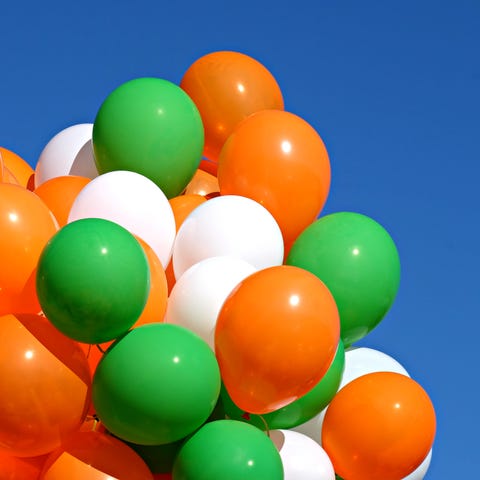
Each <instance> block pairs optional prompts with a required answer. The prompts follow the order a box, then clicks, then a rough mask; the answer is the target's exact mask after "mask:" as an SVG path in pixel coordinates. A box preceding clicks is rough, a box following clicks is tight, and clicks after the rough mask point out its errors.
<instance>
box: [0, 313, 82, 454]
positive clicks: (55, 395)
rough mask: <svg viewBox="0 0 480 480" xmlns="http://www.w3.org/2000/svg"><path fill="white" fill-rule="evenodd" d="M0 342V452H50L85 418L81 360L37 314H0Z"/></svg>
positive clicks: (73, 346) (78, 351)
mask: <svg viewBox="0 0 480 480" xmlns="http://www.w3.org/2000/svg"><path fill="white" fill-rule="evenodd" d="M0 340H1V344H2V348H1V349H0V450H2V451H3V452H4V453H6V454H9V455H15V456H21V457H33V456H37V455H43V454H46V453H49V452H51V451H52V450H53V449H55V448H57V447H58V446H59V445H60V443H61V441H62V440H63V439H64V438H65V437H66V436H67V435H70V434H72V433H73V432H75V431H76V430H77V429H79V428H80V426H81V424H82V422H83V420H84V418H85V415H86V412H87V408H88V404H89V391H90V384H91V380H90V372H89V368H88V363H87V360H86V358H85V355H84V354H83V352H82V351H81V349H80V347H79V346H78V345H77V344H76V343H75V342H73V341H72V340H70V339H69V338H67V337H65V336H64V335H62V334H61V333H60V332H59V331H58V330H56V329H55V328H54V327H53V325H51V324H50V323H49V322H48V321H47V320H46V319H45V318H43V317H41V316H38V315H16V316H13V315H4V316H3V317H1V318H0Z"/></svg>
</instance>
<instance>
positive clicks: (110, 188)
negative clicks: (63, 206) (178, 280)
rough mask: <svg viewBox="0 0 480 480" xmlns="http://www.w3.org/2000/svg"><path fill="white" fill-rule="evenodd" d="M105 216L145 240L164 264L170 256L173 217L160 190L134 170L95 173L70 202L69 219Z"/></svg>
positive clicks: (173, 228)
mask: <svg viewBox="0 0 480 480" xmlns="http://www.w3.org/2000/svg"><path fill="white" fill-rule="evenodd" d="M89 217H97V218H105V219H107V220H111V221H112V222H115V223H118V224H119V225H122V227H124V228H126V229H127V230H128V231H129V232H131V233H133V234H134V235H136V236H138V237H140V238H141V239H142V240H144V241H145V242H147V243H148V244H149V245H150V246H151V247H152V248H153V251H154V252H155V253H156V254H157V256H158V258H159V259H160V261H161V262H162V265H163V266H164V267H166V266H167V264H168V262H169V261H170V257H171V255H172V248H173V242H174V240H175V219H174V217H173V213H172V208H171V207H170V204H169V203H168V200H167V198H166V197H165V195H164V194H163V192H162V191H161V190H160V189H159V188H158V187H157V186H156V185H155V184H154V183H153V182H152V181H151V180H149V179H148V178H146V177H144V176H143V175H140V174H138V173H135V172H126V171H115V172H111V173H106V174H103V175H100V176H98V177H97V178H95V179H94V180H92V181H91V182H90V183H89V184H88V185H87V186H86V187H85V188H83V190H82V191H81V192H80V193H79V195H78V196H77V198H76V199H75V201H74V202H73V205H72V208H71V210H70V215H69V218H68V221H69V222H73V221H75V220H79V219H81V218H89Z"/></svg>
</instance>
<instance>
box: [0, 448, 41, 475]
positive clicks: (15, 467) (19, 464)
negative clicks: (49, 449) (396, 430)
mask: <svg viewBox="0 0 480 480" xmlns="http://www.w3.org/2000/svg"><path fill="white" fill-rule="evenodd" d="M45 459H46V456H45V455H41V456H39V457H26V458H20V457H14V456H12V455H7V454H6V453H3V452H0V480H37V479H38V476H39V475H40V472H41V471H42V467H43V464H44V463H45Z"/></svg>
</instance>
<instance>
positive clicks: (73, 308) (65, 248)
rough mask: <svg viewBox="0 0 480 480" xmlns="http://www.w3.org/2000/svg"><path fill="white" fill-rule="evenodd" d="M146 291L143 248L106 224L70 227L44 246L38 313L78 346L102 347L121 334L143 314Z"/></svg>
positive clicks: (95, 221)
mask: <svg viewBox="0 0 480 480" xmlns="http://www.w3.org/2000/svg"><path fill="white" fill-rule="evenodd" d="M132 279H134V281H132ZM149 289H150V280H149V268H148V261H147V259H146V256H145V253H144V251H143V249H142V247H141V246H140V244H139V243H138V241H137V240H136V239H135V237H134V236H133V235H131V234H130V233H129V232H128V231H127V230H125V229H124V228H123V227H121V226H120V225H118V224H116V223H114V222H110V221H109V220H104V219H100V218H86V219H83V220H77V221H76V222H72V223H69V224H68V225H66V226H65V227H63V228H62V229H60V230H59V231H58V233H57V234H56V235H55V236H54V237H53V238H52V239H51V240H50V241H49V242H48V244H47V246H46V247H45V249H44V250H43V252H42V255H41V257H40V259H39V262H38V269H37V293H38V298H39V300H40V305H41V306H42V309H43V312H44V313H45V315H46V317H47V318H48V319H49V320H50V321H51V322H52V323H53V324H54V325H55V326H56V327H57V328H58V329H59V330H60V331H61V332H63V333H64V334H65V335H67V336H69V337H70V338H73V339H74V340H77V341H79V342H84V343H102V342H106V341H109V340H113V339H114V338H117V337H118V336H120V335H122V334H124V333H125V332H126V331H127V330H128V329H129V328H130V327H131V326H132V325H133V324H134V323H135V322H136V321H137V320H138V318H139V316H140V314H141V313H142V310H143V309H144V307H145V303H146V301H147V298H148V292H149Z"/></svg>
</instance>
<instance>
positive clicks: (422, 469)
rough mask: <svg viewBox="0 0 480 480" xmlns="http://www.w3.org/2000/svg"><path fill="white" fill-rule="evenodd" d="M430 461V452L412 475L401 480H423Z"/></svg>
mask: <svg viewBox="0 0 480 480" xmlns="http://www.w3.org/2000/svg"><path fill="white" fill-rule="evenodd" d="M431 461H432V450H431V449H430V451H429V452H428V455H427V456H426V457H425V459H424V460H423V462H422V463H421V464H420V466H419V467H417V468H416V469H415V470H414V471H413V472H412V473H410V474H409V475H407V476H406V477H404V478H403V480H423V478H424V477H425V475H426V474H427V471H428V469H429V467H430V462H431Z"/></svg>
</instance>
